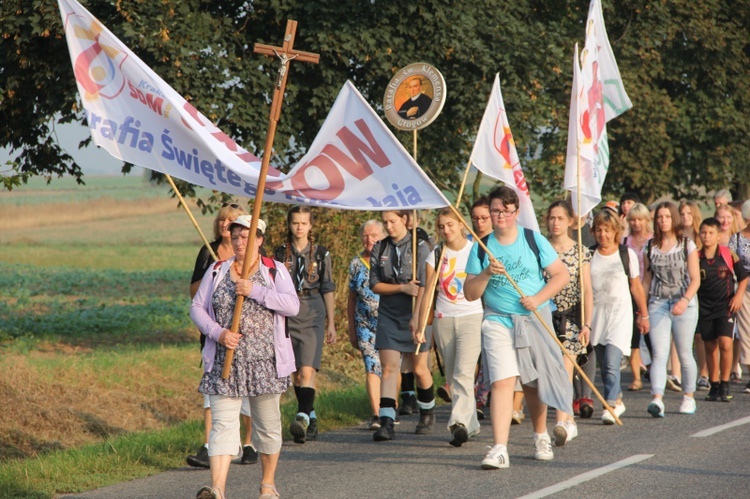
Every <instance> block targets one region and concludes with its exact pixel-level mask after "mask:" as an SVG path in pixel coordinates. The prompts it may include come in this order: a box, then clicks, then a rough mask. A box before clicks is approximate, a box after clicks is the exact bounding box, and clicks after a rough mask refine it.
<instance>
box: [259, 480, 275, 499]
mask: <svg viewBox="0 0 750 499" xmlns="http://www.w3.org/2000/svg"><path fill="white" fill-rule="evenodd" d="M263 489H270V490H271V491H272V492H271V493H270V494H269V493H268V492H266V493H265V494H264V493H263ZM277 497H279V491H278V490H276V486H275V485H273V484H270V483H263V484H261V485H260V497H259V498H258V499H276V498H277Z"/></svg>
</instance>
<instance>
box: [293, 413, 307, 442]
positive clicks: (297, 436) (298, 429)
mask: <svg viewBox="0 0 750 499" xmlns="http://www.w3.org/2000/svg"><path fill="white" fill-rule="evenodd" d="M308 426H310V423H309V421H308V419H307V416H305V415H304V414H302V413H298V414H297V416H296V417H295V418H294V421H292V424H290V425H289V433H291V434H292V438H293V439H294V443H297V444H304V443H305V440H307V428H308Z"/></svg>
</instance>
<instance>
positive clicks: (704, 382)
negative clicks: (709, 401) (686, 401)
mask: <svg viewBox="0 0 750 499" xmlns="http://www.w3.org/2000/svg"><path fill="white" fill-rule="evenodd" d="M695 388H696V390H701V391H704V392H705V391H708V390H710V389H711V383H709V382H708V378H707V377H705V376H701V377H700V378H698V381H697V382H696V383H695Z"/></svg>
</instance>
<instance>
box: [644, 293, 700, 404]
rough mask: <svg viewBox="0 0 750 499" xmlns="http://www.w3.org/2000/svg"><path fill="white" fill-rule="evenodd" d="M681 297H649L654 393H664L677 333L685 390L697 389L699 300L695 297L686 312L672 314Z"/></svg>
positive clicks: (676, 344) (652, 387) (683, 387)
mask: <svg viewBox="0 0 750 499" xmlns="http://www.w3.org/2000/svg"><path fill="white" fill-rule="evenodd" d="M678 301H679V299H671V298H654V297H652V298H651V299H649V302H648V315H649V318H650V322H651V331H650V332H649V333H648V334H649V335H650V336H651V349H652V350H653V353H652V360H651V393H653V394H654V395H664V387H665V386H666V384H667V360H668V359H669V348H670V343H671V342H670V340H671V339H672V338H673V337H674V346H675V349H676V350H677V356H678V357H679V358H680V364H682V391H683V392H684V393H693V392H695V381H696V378H697V376H698V367H697V366H696V364H695V357H693V337H694V336H695V328H696V326H697V325H698V300H697V299H695V298H693V299H692V300H691V301H690V303H689V304H688V306H687V308H686V309H685V312H683V313H682V315H677V316H675V315H672V308H673V307H674V306H675V304H676V303H677V302H678Z"/></svg>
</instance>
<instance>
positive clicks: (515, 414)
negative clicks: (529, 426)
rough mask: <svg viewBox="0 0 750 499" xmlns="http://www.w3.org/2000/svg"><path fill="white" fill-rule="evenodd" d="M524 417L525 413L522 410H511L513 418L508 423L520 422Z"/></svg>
mask: <svg viewBox="0 0 750 499" xmlns="http://www.w3.org/2000/svg"><path fill="white" fill-rule="evenodd" d="M524 419H526V414H524V413H523V411H513V418H512V419H511V420H510V424H521V423H522V422H523V420H524Z"/></svg>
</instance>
